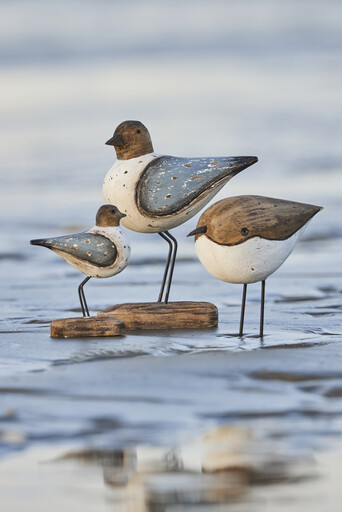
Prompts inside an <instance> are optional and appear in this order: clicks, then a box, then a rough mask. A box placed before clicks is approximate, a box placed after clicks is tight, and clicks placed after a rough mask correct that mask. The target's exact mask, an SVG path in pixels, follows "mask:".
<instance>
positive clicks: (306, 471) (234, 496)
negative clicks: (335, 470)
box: [57, 425, 313, 512]
mask: <svg viewBox="0 0 342 512" xmlns="http://www.w3.org/2000/svg"><path fill="white" fill-rule="evenodd" d="M66 461H69V462H70V461H77V463H78V464H80V463H81V464H82V465H86V466H88V465H93V466H96V467H98V468H101V470H102V472H103V480H104V483H105V485H106V487H107V488H108V489H110V500H111V501H112V502H113V503H115V510H122V511H130V510H134V511H151V512H155V511H156V512H157V511H158V512H164V511H166V510H174V509H173V508H172V507H173V506H177V507H179V506H181V507H182V508H181V509H179V510H188V507H190V506H191V507H192V506H202V505H204V504H206V505H207V506H211V505H212V506H215V505H217V504H229V503H235V502H240V501H241V500H245V499H246V497H247V495H248V493H249V491H250V489H251V488H252V487H254V486H258V485H261V486H264V485H269V484H279V483H282V482H288V481H289V480H291V479H292V480H297V481H299V479H300V480H302V479H307V478H312V477H313V472H312V467H310V465H309V463H310V462H311V461H310V460H309V459H308V458H304V459H299V457H294V456H289V455H288V454H284V453H281V452H279V451H278V452H277V451H274V448H273V447H272V446H271V445H266V446H265V443H264V442H262V443H261V442H260V440H256V439H255V438H254V435H253V433H252V431H251V430H250V429H248V428H244V427H241V426H230V425H229V426H228V425H223V426H220V427H217V428H213V429H211V430H209V431H207V432H206V433H204V434H203V435H202V436H200V437H198V438H194V439H193V440H191V441H189V442H187V443H185V444H183V445H180V446H176V447H170V446H169V447H166V446H151V445H138V446H136V447H128V448H126V449H117V450H97V449H93V450H92V449H88V450H84V451H72V452H68V453H67V454H65V455H64V456H63V457H61V458H60V459H59V460H58V461H57V462H58V463H62V462H64V463H65V462H66ZM118 506H119V509H118V508H117V507H118ZM170 507H171V508H170ZM177 510H178V508H177ZM201 510H202V508H201ZM205 510H211V508H205ZM213 510H214V509H213ZM215 510H216V509H215Z"/></svg>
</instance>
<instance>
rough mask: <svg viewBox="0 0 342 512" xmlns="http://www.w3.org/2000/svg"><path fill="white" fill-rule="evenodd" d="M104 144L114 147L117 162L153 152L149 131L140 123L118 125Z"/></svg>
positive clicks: (126, 122) (127, 122)
mask: <svg viewBox="0 0 342 512" xmlns="http://www.w3.org/2000/svg"><path fill="white" fill-rule="evenodd" d="M106 144H107V145H108V146H114V148H115V151H116V156H117V158H118V160H129V159H130V158H137V157H138V156H142V155H147V154H148V153H152V152H153V145H152V141H151V136H150V134H149V131H148V129H147V128H146V126H144V125H143V124H142V123H141V122H140V121H124V122H123V123H121V124H119V126H118V127H117V128H116V129H115V132H114V135H113V137H112V138H111V139H109V140H107V142H106Z"/></svg>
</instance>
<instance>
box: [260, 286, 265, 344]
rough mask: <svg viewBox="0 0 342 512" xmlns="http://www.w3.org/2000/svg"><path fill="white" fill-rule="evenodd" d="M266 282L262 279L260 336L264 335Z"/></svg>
mask: <svg viewBox="0 0 342 512" xmlns="http://www.w3.org/2000/svg"><path fill="white" fill-rule="evenodd" d="M265 284H266V280H264V281H261V306H260V338H262V337H263V335H264V312H265Z"/></svg>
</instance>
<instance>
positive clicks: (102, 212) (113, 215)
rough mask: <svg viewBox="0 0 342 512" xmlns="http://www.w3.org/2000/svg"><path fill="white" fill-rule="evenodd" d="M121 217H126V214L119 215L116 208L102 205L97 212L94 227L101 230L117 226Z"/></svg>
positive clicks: (110, 205)
mask: <svg viewBox="0 0 342 512" xmlns="http://www.w3.org/2000/svg"><path fill="white" fill-rule="evenodd" d="M122 217H126V214H125V213H121V212H120V210H118V209H117V207H116V206H113V205H112V204H104V205H103V206H101V207H100V208H99V209H98V210H97V214H96V226H99V227H101V228H107V227H113V226H119V225H120V220H121V219H122Z"/></svg>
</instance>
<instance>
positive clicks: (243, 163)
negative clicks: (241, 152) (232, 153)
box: [235, 156, 258, 173]
mask: <svg viewBox="0 0 342 512" xmlns="http://www.w3.org/2000/svg"><path fill="white" fill-rule="evenodd" d="M257 162H258V157H257V156H239V157H237V159H236V165H235V167H236V173H239V172H241V171H243V170H244V169H247V167H250V166H251V165H253V164H256V163H257Z"/></svg>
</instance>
